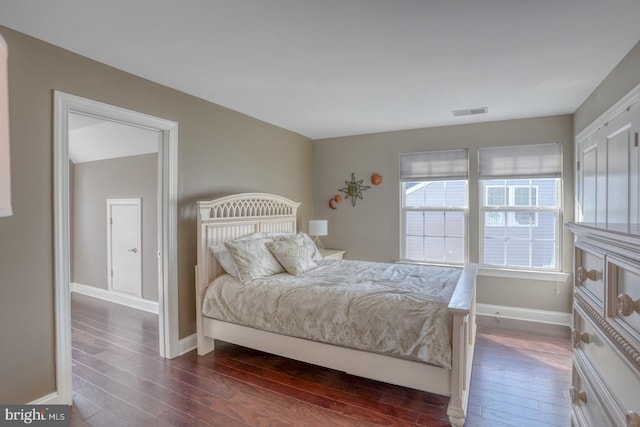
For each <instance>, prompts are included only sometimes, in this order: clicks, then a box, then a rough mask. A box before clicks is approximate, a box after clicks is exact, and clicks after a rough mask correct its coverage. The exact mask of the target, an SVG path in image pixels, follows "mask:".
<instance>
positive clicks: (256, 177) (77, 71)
mask: <svg viewBox="0 0 640 427" xmlns="http://www.w3.org/2000/svg"><path fill="white" fill-rule="evenodd" d="M0 33H1V34H2V36H3V37H4V38H5V39H6V41H7V43H8V46H9V97H10V99H9V113H10V131H11V169H12V191H13V211H14V214H13V216H12V217H8V218H0V340H2V345H1V346H0V360H1V361H2V363H1V364H0V378H2V381H0V402H3V403H19V402H29V401H31V400H33V399H37V398H40V397H42V396H45V395H47V394H49V393H51V392H53V391H54V390H55V360H54V344H55V342H54V339H55V338H54V283H53V257H54V252H53V220H54V219H53V213H52V210H53V195H52V188H53V184H52V180H53V178H52V177H53V170H52V168H53V153H52V151H53V150H52V147H53V144H52V141H53V134H52V133H53V90H60V91H63V92H66V93H70V94H74V95H78V96H82V97H86V98H90V99H95V100H98V101H102V102H106V103H108V104H113V105H117V106H119V107H123V108H128V109H131V110H134V111H139V112H143V113H146V114H151V115H155V116H158V117H161V118H165V119H168V120H172V121H175V122H178V123H179V150H178V156H179V159H178V197H179V203H178V216H179V223H178V296H179V307H180V311H179V323H180V337H181V338H182V337H186V336H188V335H190V334H192V333H193V332H195V297H194V265H195V262H196V248H195V246H196V245H195V237H196V225H195V221H196V211H195V204H194V203H195V201H196V200H199V199H209V198H212V197H216V196H219V195H223V194H229V193H236V192H244V191H264V192H272V193H278V194H281V195H283V196H286V197H289V198H291V199H293V200H296V201H299V202H302V206H301V209H300V219H301V220H302V221H306V220H307V219H310V217H311V214H312V212H313V200H312V198H311V193H312V185H311V174H310V173H309V171H310V170H311V168H312V161H313V157H312V156H313V147H312V143H311V141H310V140H309V139H307V138H305V137H303V136H300V135H298V134H295V133H292V132H289V131H286V130H283V129H280V128H278V127H275V126H272V125H269V124H266V123H264V122H260V121H258V120H255V119H252V118H249V117H247V116H245V115H242V114H239V113H237V112H234V111H231V110H228V109H225V108H223V107H220V106H217V105H215V104H211V103H209V102H206V101H204V100H201V99H198V98H195V97H192V96H189V95H187V94H184V93H181V92H178V91H175V90H171V89H168V88H166V87H163V86H160V85H158V84H155V83H152V82H149V81H147V80H144V79H142V78H139V77H136V76H133V75H131V74H127V73H124V72H122V71H119V70H116V69H113V68H110V67H107V66H105V65H103V64H100V63H98V62H95V61H91V60H89V59H87V58H83V57H80V56H78V55H75V54H73V53H70V52H68V51H65V50H62V49H59V48H56V47H54V46H52V45H49V44H46V43H43V42H41V41H38V40H36V39H33V38H31V37H28V36H25V35H22V34H20V33H17V32H15V31H12V30H9V29H7V28H5V27H0ZM211 78H212V79H215V78H216V76H215V75H212V76H211ZM8 343H10V344H8Z"/></svg>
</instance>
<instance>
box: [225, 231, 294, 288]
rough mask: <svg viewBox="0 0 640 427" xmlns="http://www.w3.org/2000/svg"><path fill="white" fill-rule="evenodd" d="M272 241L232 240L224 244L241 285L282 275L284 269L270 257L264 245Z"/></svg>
mask: <svg viewBox="0 0 640 427" xmlns="http://www.w3.org/2000/svg"><path fill="white" fill-rule="evenodd" d="M272 241H273V239H271V238H265V239H256V240H234V241H232V242H225V244H224V245H225V246H226V247H227V249H228V250H229V252H230V253H231V257H232V258H233V262H234V263H235V265H236V267H237V269H238V279H239V280H240V281H241V282H242V283H249V282H250V281H252V280H253V279H258V278H260V277H267V276H271V275H272V274H277V273H282V272H283V271H284V269H283V268H282V266H281V265H280V263H279V262H278V260H277V259H275V258H274V256H273V255H271V252H269V249H267V247H266V246H265V243H267V242H272Z"/></svg>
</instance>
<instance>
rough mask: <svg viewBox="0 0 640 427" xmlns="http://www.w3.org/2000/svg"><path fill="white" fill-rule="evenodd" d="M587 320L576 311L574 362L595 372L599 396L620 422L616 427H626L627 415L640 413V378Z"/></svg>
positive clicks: (609, 411)
mask: <svg viewBox="0 0 640 427" xmlns="http://www.w3.org/2000/svg"><path fill="white" fill-rule="evenodd" d="M584 316H586V313H585V312H584V311H583V310H581V309H579V308H577V309H576V310H575V313H574V316H573V320H574V327H575V329H574V330H573V331H572V341H573V344H574V348H575V350H574V362H575V361H576V360H578V361H579V360H582V361H584V362H583V363H582V366H583V367H584V366H587V367H589V369H586V368H585V369H583V370H586V371H587V372H591V373H592V377H594V378H597V381H595V383H597V384H599V385H600V388H599V389H597V390H596V391H597V394H598V395H599V396H600V399H601V401H603V402H605V407H606V408H607V411H608V413H609V414H610V416H611V417H612V419H614V420H615V421H616V422H615V423H614V424H618V425H626V424H625V423H624V419H625V414H627V413H634V412H635V413H640V399H638V396H640V378H639V377H638V373H637V372H636V370H635V369H633V368H632V367H630V366H629V362H628V361H626V360H625V359H623V358H622V357H621V356H620V355H619V354H618V353H617V352H616V351H615V350H614V348H613V346H612V344H611V343H610V342H609V341H608V340H607V339H606V338H605V337H604V335H603V334H602V333H601V332H600V330H599V329H598V328H596V327H595V325H594V324H593V323H592V322H590V321H589V320H587V319H586V318H585V317H584ZM596 322H597V321H596ZM593 382H594V381H592V383H593ZM603 396H606V398H605V397H603ZM594 425H597V424H594ZM638 427H640V425H639V426H638Z"/></svg>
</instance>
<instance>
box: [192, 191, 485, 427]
mask: <svg viewBox="0 0 640 427" xmlns="http://www.w3.org/2000/svg"><path fill="white" fill-rule="evenodd" d="M298 206H299V203H296V202H293V201H291V200H289V199H287V198H284V197H281V196H277V195H272V194H264V193H245V194H237V195H232V196H227V197H223V198H219V199H216V200H212V201H200V202H198V203H197V211H198V220H197V225H198V228H197V244H198V248H197V260H198V263H197V265H196V316H197V317H196V323H197V345H198V354H200V355H204V354H206V353H208V352H210V351H212V350H214V346H215V340H221V341H226V342H230V343H234V344H238V345H241V346H245V347H249V348H254V349H258V350H261V351H265V352H268V353H272V354H277V355H280V356H283V357H289V358H292V359H296V360H300V361H304V362H308V363H312V364H316V365H320V366H325V367H328V368H332V369H337V370H340V371H344V372H348V373H350V374H353V375H358V376H362V377H366V378H371V379H374V380H379V381H384V382H387V383H391V384H397V385H400V386H404V387H409V388H413V389H417V390H422V391H427V392H431V393H436V394H440V395H445V396H449V397H450V399H449V406H448V408H447V414H448V416H449V421H450V422H451V425H452V426H462V425H464V420H465V418H466V411H467V403H468V392H469V382H470V378H471V367H472V361H473V349H474V342H475V281H476V273H477V266H476V265H475V264H467V265H465V266H464V268H459V269H457V270H458V271H457V272H456V271H455V270H456V269H450V268H447V267H441V268H440V270H437V272H438V273H439V274H443V275H444V276H443V277H444V278H445V279H442V280H443V281H448V282H451V281H453V283H449V284H447V285H446V286H445V285H444V284H442V286H440V287H438V284H437V283H431V285H430V286H433V287H434V289H439V291H438V292H436V293H437V294H438V295H436V296H432V297H430V298H431V299H433V300H434V304H435V305H434V307H436V306H437V307H438V308H437V309H435V308H434V310H435V311H438V312H439V313H440V315H441V316H443V318H444V319H446V322H444V323H445V324H446V325H447V328H446V330H447V335H446V336H445V337H444V338H443V339H444V340H445V341H444V342H447V343H448V346H447V349H446V350H447V354H448V356H446V357H444V358H443V357H442V355H441V353H442V352H440V351H435V350H434V349H437V348H439V347H438V346H439V345H438V344H429V345H430V346H431V347H429V348H426V349H425V348H422V347H416V346H412V345H407V346H404V347H406V349H405V350H406V351H404V352H403V351H399V350H397V349H398V348H400V347H403V346H400V345H397V344H396V343H394V342H393V341H391V344H389V342H387V343H382V347H381V348H379V349H378V348H376V349H375V351H374V350H372V349H369V348H367V347H366V346H367V345H368V344H367V343H364V344H362V345H360V344H355V343H356V341H358V340H354V339H353V337H354V335H353V334H351V335H350V336H349V335H348V334H347V335H348V337H347V338H346V339H347V341H349V342H350V344H351V345H344V343H343V342H341V341H340V340H339V339H338V338H336V339H331V338H332V337H333V335H339V334H333V332H332V330H331V328H327V331H328V332H327V333H328V335H327V336H326V337H325V338H326V339H323V338H322V337H320V338H319V337H316V336H314V337H311V338H309V337H301V336H299V335H298V334H297V333H296V331H293V330H292V331H290V330H289V329H287V330H286V331H285V332H282V331H281V330H280V329H277V328H272V327H271V325H262V324H260V323H257V324H256V325H252V324H249V323H244V322H242V321H240V320H236V318H235V317H234V316H233V313H231V314H232V315H229V316H226V317H225V316H224V312H225V311H226V312H229V311H230V310H222V308H223V305H224V304H223V303H219V302H215V303H212V302H211V300H210V299H209V297H210V294H211V293H212V292H218V293H221V294H224V295H227V296H229V295H232V294H233V292H234V289H235V290H236V291H238V292H237V293H238V295H240V296H243V295H244V294H245V293H247V292H248V289H249V285H250V286H251V287H252V288H255V289H257V291H256V292H258V293H259V292H263V294H262V299H261V302H266V301H268V299H267V297H268V295H267V293H266V290H269V292H273V288H275V285H273V283H275V282H269V284H266V283H263V282H262V281H261V280H262V279H261V278H258V279H255V280H247V281H246V285H247V286H246V287H242V284H238V282H237V281H235V282H234V281H233V280H230V279H229V278H228V277H227V276H229V275H228V274H225V273H226V272H225V270H224V269H223V268H222V266H221V265H220V263H219V261H218V259H216V257H215V256H214V254H213V251H212V249H211V248H214V247H220V245H221V244H223V243H224V242H230V241H236V239H239V238H246V237H247V236H250V235H255V233H263V235H266V236H277V235H285V236H290V235H295V234H296V232H297V227H296V223H297V208H298ZM316 267H317V268H312V269H310V270H309V272H307V273H304V274H301V275H300V278H303V277H304V279H305V280H311V281H313V280H318V278H319V277H320V276H319V274H320V273H318V272H320V271H325V270H326V271H327V272H329V271H333V274H334V275H335V273H336V271H338V272H339V271H340V269H352V270H353V269H356V270H366V274H368V275H371V274H377V275H380V277H382V276H384V275H385V274H386V275H390V276H393V277H397V276H398V274H404V275H405V276H401V277H402V280H400V281H401V282H405V281H407V280H405V279H407V278H409V279H411V280H418V279H417V277H418V276H426V275H424V274H416V271H419V270H416V269H420V268H421V267H419V266H408V265H407V266H401V265H400V264H382V263H366V262H352V261H336V260H331V261H328V260H327V261H323V260H318V261H317V266H316ZM432 268H433V267H432ZM436 269H438V268H437V267H436ZM422 271H427V270H422ZM435 271H436V270H433V271H432V272H435ZM323 274H324V273H323ZM348 274H349V275H351V274H352V273H351V272H349V273H348ZM314 275H318V278H314V277H312V276H314ZM429 276H430V277H431V276H432V274H431V273H430V274H429ZM334 277H335V276H334ZM433 277H436V276H433ZM276 278H279V280H281V281H282V283H279V282H278V283H279V284H278V286H294V287H295V286H297V288H295V292H292V293H291V294H290V295H295V298H294V299H293V301H302V300H300V299H299V298H298V295H299V294H298V293H296V292H298V291H299V288H300V286H301V285H300V284H299V283H298V282H297V281H294V280H293V279H295V277H294V276H293V275H290V274H287V273H286V272H283V273H278V274H274V275H273V276H272V277H271V278H270V279H269V280H275V279H276ZM249 279H251V278H249ZM214 280H215V281H216V282H215V288H216V289H224V291H212V290H209V295H207V290H208V289H210V285H211V284H212V282H214ZM411 280H409V282H410V281H411ZM420 280H422V279H420ZM434 280H436V279H435V278H434V279H431V282H433V281H434ZM438 280H439V279H438ZM334 281H335V280H334ZM369 282H371V280H369ZM373 282H375V286H383V287H384V286H385V284H384V283H383V284H382V285H381V284H380V283H382V282H384V280H382V279H381V280H374V281H373ZM385 283H386V282H385ZM304 286H305V287H306V286H307V284H304ZM407 286H408V287H409V288H408V289H402V290H401V292H399V293H400V294H402V298H404V299H406V298H409V299H411V298H414V294H411V291H412V288H411V287H412V286H413V285H412V284H411V283H409V284H407ZM420 286H422V284H421V283H420ZM322 287H323V288H325V287H327V286H322ZM211 288H214V286H213V285H212V286H211ZM286 289H290V288H286ZM332 289H334V288H332ZM335 289H337V291H336V292H337V293H340V292H343V290H344V287H340V284H339V283H336V284H335ZM374 290H376V292H374V294H375V298H378V294H379V292H377V290H379V289H377V288H376V289H374ZM245 291H246V292H245ZM406 295H409V297H407V296H406ZM229 298H232V297H229ZM233 298H235V297H233ZM233 298H232V299H229V301H235V302H233V303H232V304H236V305H242V306H244V304H248V302H247V301H242V300H237V299H236V300H234V299H233ZM274 298H275V300H277V299H278V297H274ZM291 298H293V297H291ZM336 301H339V300H336ZM216 304H218V305H220V309H219V310H217V311H216ZM263 305H268V303H265V304H263ZM294 305H295V306H296V307H298V308H299V306H303V305H304V303H301V304H297V303H296V304H287V306H289V307H291V306H294ZM332 305H336V306H340V304H339V303H335V304H332ZM348 306H349V307H354V306H355V305H354V304H351V303H349V304H348ZM203 307H204V312H203ZM247 307H248V306H247ZM232 308H233V307H232ZM245 311H251V310H249V309H247V310H245ZM205 312H206V313H205ZM231 312H233V310H231ZM414 313H415V310H414ZM324 315H325V316H327V314H326V313H324ZM329 316H333V315H332V314H329ZM385 316H386V315H384V314H383V315H382V317H383V318H385V319H388V316H387V317H385ZM414 317H419V316H414ZM423 317H424V318H425V319H426V315H425V316H423ZM285 318H287V317H286V316H285ZM221 319H226V320H221ZM281 323H282V325H281V326H283V325H284V326H287V325H288V326H291V323H294V322H287V321H284V322H281ZM387 323H389V324H388V325H385V327H386V328H387V330H388V328H389V327H390V325H391V326H393V325H392V322H387ZM436 323H443V322H438V321H429V322H427V323H426V324H427V326H428V327H427V328H426V329H425V330H427V331H435V330H438V331H439V332H438V333H435V332H434V333H433V335H441V334H442V329H441V328H440V329H433V328H432V327H431V326H433V325H434V324H436ZM398 325H399V324H398ZM382 333H384V331H383V332H382ZM398 334H400V335H404V332H402V333H398ZM398 334H396V335H398ZM429 334H430V335H431V334H432V332H429ZM390 335H393V334H390ZM362 341H367V340H362ZM370 341H371V340H370ZM373 341H380V340H379V339H374V340H373ZM383 341H384V340H383ZM440 342H442V339H441V340H440ZM354 347H355V348H354ZM440 347H441V345H440ZM425 354H428V355H429V356H428V357H425V356H424V355H425ZM433 354H435V355H436V356H437V355H440V357H435V358H431V356H432V355H433Z"/></svg>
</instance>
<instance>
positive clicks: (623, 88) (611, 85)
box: [573, 42, 640, 135]
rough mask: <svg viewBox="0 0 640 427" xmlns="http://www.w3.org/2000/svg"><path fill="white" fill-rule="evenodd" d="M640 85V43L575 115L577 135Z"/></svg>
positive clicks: (575, 131)
mask: <svg viewBox="0 0 640 427" xmlns="http://www.w3.org/2000/svg"><path fill="white" fill-rule="evenodd" d="M638 85H640V42H638V43H637V44H636V45H635V46H634V47H633V48H632V49H631V50H630V51H629V53H628V54H627V55H626V56H625V57H624V58H623V59H622V61H620V63H619V64H618V65H616V66H615V68H614V69H613V70H612V71H611V72H610V73H609V75H608V76H607V77H606V78H605V79H604V80H603V81H602V83H600V85H599V86H598V87H597V88H596V89H595V90H594V91H593V93H591V95H589V97H588V98H587V99H586V100H585V101H584V103H583V104H582V105H581V106H580V108H578V109H577V110H576V112H575V114H574V118H573V124H574V134H575V135H577V134H578V133H580V131H582V130H583V129H584V128H586V127H587V126H588V125H589V124H590V123H591V122H593V121H594V120H595V119H597V118H598V117H599V116H600V115H602V114H603V113H604V112H605V111H607V109H609V107H611V106H612V105H613V104H615V103H616V102H618V101H619V100H620V98H622V97H623V96H625V95H626V94H627V93H629V92H630V91H631V90H632V89H633V88H635V87H636V86H638Z"/></svg>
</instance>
